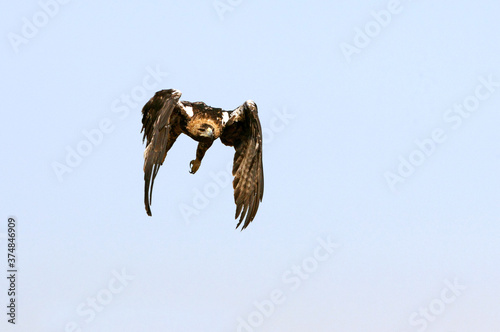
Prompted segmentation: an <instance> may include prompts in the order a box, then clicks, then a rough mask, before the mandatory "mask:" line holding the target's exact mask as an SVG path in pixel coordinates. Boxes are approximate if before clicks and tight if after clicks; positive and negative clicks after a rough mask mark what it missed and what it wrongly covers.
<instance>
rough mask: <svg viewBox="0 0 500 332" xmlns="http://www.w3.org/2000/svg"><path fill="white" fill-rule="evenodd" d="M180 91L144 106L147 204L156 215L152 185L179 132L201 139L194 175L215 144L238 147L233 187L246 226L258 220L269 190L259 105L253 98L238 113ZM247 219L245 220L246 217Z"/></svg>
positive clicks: (158, 95)
mask: <svg viewBox="0 0 500 332" xmlns="http://www.w3.org/2000/svg"><path fill="white" fill-rule="evenodd" d="M180 96H181V92H180V91H178V90H174V89H170V90H161V91H158V92H157V93H156V94H155V95H154V97H153V98H151V99H150V100H149V101H148V102H147V103H146V105H144V108H143V109H142V113H143V118H142V124H143V128H142V130H143V131H144V138H143V140H144V139H147V145H146V150H145V151H144V180H145V188H144V191H145V192H144V203H145V205H146V211H147V213H148V215H151V208H150V205H151V196H152V191H153V183H154V179H155V177H156V174H157V173H158V169H159V167H160V166H161V165H162V164H163V161H164V160H165V157H166V155H167V152H168V151H169V150H170V148H171V147H172V145H173V144H174V143H175V140H176V139H177V137H179V135H180V134H186V135H188V136H189V137H191V138H192V139H194V140H195V141H197V142H199V144H198V148H197V150H196V159H194V160H192V161H191V163H190V165H191V173H192V174H194V173H196V171H197V170H198V168H199V167H200V165H201V161H202V159H203V156H204V155H205V152H206V151H207V150H208V149H209V148H210V146H212V144H213V142H214V141H215V140H216V139H217V138H220V140H221V142H222V143H223V144H225V145H228V146H233V147H234V148H235V156H234V164H233V175H234V177H235V178H234V181H233V188H234V200H235V203H236V216H235V218H238V216H240V214H241V218H240V220H239V222H238V225H237V226H236V227H238V226H239V225H240V223H241V222H242V221H243V220H244V219H245V223H244V224H243V227H242V229H245V228H246V227H247V226H248V224H249V223H250V222H251V221H252V220H253V218H254V217H255V214H256V213H257V209H258V207H259V202H260V201H262V196H263V194H264V173H263V168H262V129H261V125H260V121H259V118H258V115H257V105H255V103H254V102H253V101H251V100H248V101H246V102H245V103H244V104H243V105H241V106H239V107H237V108H236V109H234V110H233V111H225V110H222V109H221V108H214V107H210V106H207V105H206V104H205V103H203V102H194V103H193V102H189V101H179V98H180ZM245 217H246V218H245Z"/></svg>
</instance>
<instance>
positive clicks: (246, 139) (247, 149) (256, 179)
mask: <svg viewBox="0 0 500 332" xmlns="http://www.w3.org/2000/svg"><path fill="white" fill-rule="evenodd" d="M226 131H227V132H228V134H229V133H232V135H233V137H232V139H231V141H232V142H233V145H234V149H235V150H236V151H235V154H234V161H233V175H234V180H233V188H234V202H235V203H236V214H235V218H238V216H240V220H239V222H238V225H237V226H236V228H238V227H239V226H240V224H241V222H242V221H243V220H245V222H244V223H243V227H242V230H243V229H245V228H246V227H247V226H248V225H249V224H250V222H251V221H252V220H253V219H254V217H255V214H256V213H257V209H258V208H259V203H260V202H261V201H262V197H263V195H264V170H263V167H262V128H261V125H260V121H259V117H258V113H257V105H255V103H254V102H253V101H247V102H245V103H244V104H243V105H241V106H240V107H238V108H237V109H235V110H234V111H233V112H232V113H231V115H230V118H229V119H228V121H227V123H226V125H225V127H224V132H226ZM223 135H224V134H223Z"/></svg>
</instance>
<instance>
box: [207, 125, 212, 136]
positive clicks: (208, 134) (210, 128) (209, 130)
mask: <svg viewBox="0 0 500 332" xmlns="http://www.w3.org/2000/svg"><path fill="white" fill-rule="evenodd" d="M207 136H208V137H210V138H214V130H213V129H212V127H208V128H207Z"/></svg>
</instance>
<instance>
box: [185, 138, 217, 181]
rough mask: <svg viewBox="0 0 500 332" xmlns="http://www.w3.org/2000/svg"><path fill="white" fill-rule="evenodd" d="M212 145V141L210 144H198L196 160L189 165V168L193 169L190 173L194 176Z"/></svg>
mask: <svg viewBox="0 0 500 332" xmlns="http://www.w3.org/2000/svg"><path fill="white" fill-rule="evenodd" d="M212 143H213V142H212V141H211V142H209V143H205V142H200V143H199V144H198V148H197V149H196V159H195V160H191V162H190V163H189V166H190V167H191V170H190V171H189V173H191V174H194V173H196V171H197V170H198V168H200V165H201V160H202V159H203V156H205V152H207V150H208V149H209V148H210V147H211V146H212Z"/></svg>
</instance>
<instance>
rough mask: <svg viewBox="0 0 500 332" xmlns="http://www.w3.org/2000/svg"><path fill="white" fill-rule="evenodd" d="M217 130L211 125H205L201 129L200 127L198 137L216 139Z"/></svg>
mask: <svg viewBox="0 0 500 332" xmlns="http://www.w3.org/2000/svg"><path fill="white" fill-rule="evenodd" d="M214 132H215V130H214V127H212V126H211V125H209V124H207V123H204V124H202V125H201V126H200V127H198V135H199V136H202V137H206V138H210V139H214V136H215V133H214Z"/></svg>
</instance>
